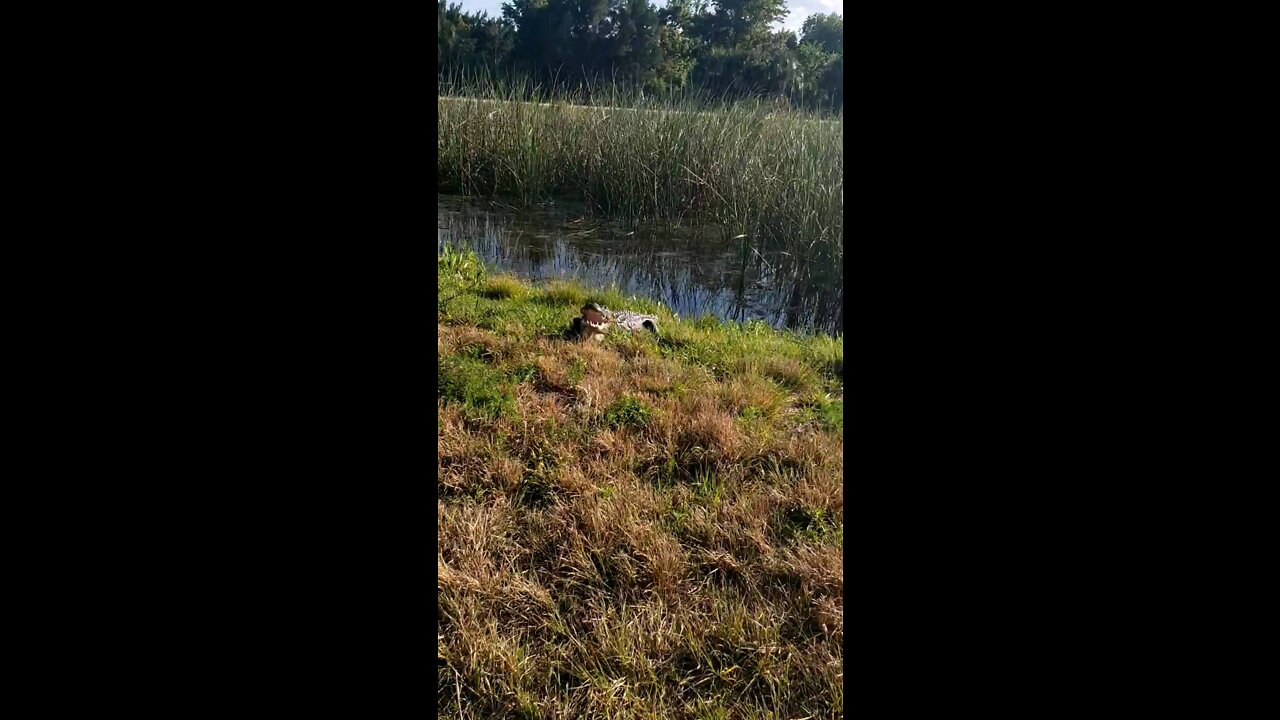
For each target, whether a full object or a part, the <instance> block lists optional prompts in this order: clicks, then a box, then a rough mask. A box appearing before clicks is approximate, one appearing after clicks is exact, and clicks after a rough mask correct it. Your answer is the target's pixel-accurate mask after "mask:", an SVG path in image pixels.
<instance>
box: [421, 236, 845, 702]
mask: <svg viewBox="0 0 1280 720" xmlns="http://www.w3.org/2000/svg"><path fill="white" fill-rule="evenodd" d="M472 260H473V257H470V256H468V255H467V254H466V253H453V252H452V251H450V253H449V254H448V255H447V256H446V258H445V260H444V261H443V262H442V263H441V264H440V266H439V268H440V269H439V271H438V273H437V279H438V280H439V282H440V287H441V290H440V292H441V295H442V296H450V297H453V300H452V301H450V302H448V303H446V304H442V306H441V307H442V309H440V310H439V311H438V314H437V334H438V341H437V352H438V365H439V368H438V372H439V379H440V387H441V389H440V393H439V396H438V398H437V474H438V481H437V482H438V485H437V496H438V498H439V499H438V501H437V514H438V517H437V519H438V522H439V534H438V537H437V544H438V553H437V569H438V571H439V581H438V583H439V584H438V592H437V602H438V618H439V619H438V625H437V636H438V639H439V651H438V652H439V655H438V658H437V673H438V675H437V687H438V698H437V702H438V706H439V707H438V712H439V714H440V716H441V717H453V718H458V717H468V718H481V717H571V716H572V717H593V718H594V717H616V718H699V717H779V718H782V717H788V718H789V717H797V718H798V717H814V718H834V717H840V716H842V714H843V710H844V697H843V650H842V642H843V638H844V625H843V596H844V584H843V548H842V544H841V543H842V540H843V523H844V494H843V478H842V473H843V468H844V464H843V447H844V446H843V437H842V429H843V408H844V399H843V396H844V381H843V346H844V344H843V339H842V338H840V337H835V338H831V337H827V336H810V335H803V334H797V333H790V332H779V331H776V330H773V329H771V328H768V327H765V326H763V325H759V324H750V325H738V324H732V323H721V322H717V321H714V320H712V319H709V318H704V319H700V320H693V321H690V320H680V319H677V318H676V317H675V316H674V315H673V314H672V313H671V312H670V311H669V310H668V309H666V308H663V307H662V306H660V305H657V304H655V303H645V302H643V301H640V300H638V299H635V298H628V297H625V296H622V295H620V294H619V293H617V292H616V291H599V290H594V289H590V288H583V287H581V286H578V285H575V284H568V283H555V284H552V285H535V284H529V283H525V282H522V281H520V280H518V279H516V278H511V277H508V276H501V277H488V276H486V275H484V274H483V272H481V274H480V276H478V277H477V276H476V275H474V274H473V272H472V271H473V269H474V264H473V263H472ZM588 299H591V300H595V301H599V302H604V303H605V304H609V305H611V306H612V307H614V308H617V309H622V308H628V309H632V308H643V309H645V310H647V311H649V312H653V313H654V314H656V315H658V316H659V320H660V328H661V335H660V336H659V337H657V338H654V337H653V336H651V335H649V334H648V333H639V334H637V335H634V336H630V335H618V334H610V335H608V336H607V337H606V340H605V341H604V342H589V343H584V342H581V341H579V340H574V339H572V338H568V337H565V335H564V333H563V331H564V330H565V329H566V328H567V327H568V325H569V321H570V319H571V318H572V317H573V316H575V315H576V314H577V313H578V311H579V308H580V307H581V305H582V303H583V302H584V301H587V300H588ZM837 368H839V372H836V369H837Z"/></svg>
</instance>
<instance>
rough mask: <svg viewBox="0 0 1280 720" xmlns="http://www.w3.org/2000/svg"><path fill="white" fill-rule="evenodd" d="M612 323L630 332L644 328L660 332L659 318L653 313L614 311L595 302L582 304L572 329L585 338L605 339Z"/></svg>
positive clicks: (654, 332) (655, 333)
mask: <svg viewBox="0 0 1280 720" xmlns="http://www.w3.org/2000/svg"><path fill="white" fill-rule="evenodd" d="M610 325H616V326H618V327H620V328H622V329H623V330H626V331H628V332H634V331H636V330H641V329H643V330H648V331H649V332H651V333H653V334H654V335H657V334H658V318H657V317H655V316H653V315H641V314H640V313H634V312H631V311H629V310H622V311H619V312H613V311H611V310H610V309H609V308H606V307H601V306H599V305H597V304H595V303H587V304H586V305H583V306H582V315H581V316H579V317H576V318H574V319H573V325H572V328H571V330H572V333H573V334H574V335H577V336H578V337H580V338H582V339H583V340H603V339H604V334H605V333H606V332H608V331H609V326H610Z"/></svg>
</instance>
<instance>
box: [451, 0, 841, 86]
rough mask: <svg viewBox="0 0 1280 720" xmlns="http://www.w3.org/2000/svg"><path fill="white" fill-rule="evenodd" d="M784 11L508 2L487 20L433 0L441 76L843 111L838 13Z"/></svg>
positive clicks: (745, 3)
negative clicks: (793, 24)
mask: <svg viewBox="0 0 1280 720" xmlns="http://www.w3.org/2000/svg"><path fill="white" fill-rule="evenodd" d="M786 13H787V9H786V2H785V0H710V1H708V0H668V2H667V3H666V5H665V6H664V7H661V8H659V7H656V6H655V5H654V4H653V3H652V2H650V0H510V2H506V3H503V6H502V15H501V17H490V16H489V15H488V14H487V13H484V12H479V13H470V12H464V11H463V10H462V6H461V5H460V4H458V3H447V0H439V44H438V47H437V54H438V57H437V60H438V63H439V64H438V68H439V70H438V73H439V77H440V78H442V79H443V78H451V77H458V76H460V75H462V76H472V77H474V76H477V75H481V74H486V75H492V76H496V75H505V76H512V75H519V76H521V77H529V78H533V79H534V80H535V81H537V82H550V83H555V84H561V85H562V84H567V85H571V86H573V87H576V88H584V89H586V90H587V91H588V92H589V91H590V89H591V88H592V87H593V86H599V85H600V84H601V83H602V82H607V83H610V84H612V85H615V86H617V85H621V86H623V87H626V88H630V89H632V90H634V91H636V92H639V93H646V94H652V95H663V94H667V93H673V92H679V91H685V90H689V89H696V90H699V91H703V92H709V93H710V94H712V95H716V96H725V97H774V98H785V99H786V100H788V101H790V102H791V103H793V104H795V105H799V106H804V107H825V108H841V107H843V105H844V19H843V17H842V16H841V15H838V14H835V13H832V14H828V15H823V14H818V15H811V16H809V17H808V18H807V19H806V20H805V21H804V25H803V26H802V27H801V29H800V34H799V35H797V34H796V33H794V32H792V31H790V30H781V31H775V30H773V29H772V26H773V24H774V23H775V22H777V21H779V20H781V19H782V18H783V17H784V16H785V15H786Z"/></svg>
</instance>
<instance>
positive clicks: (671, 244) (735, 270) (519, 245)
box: [436, 195, 844, 333]
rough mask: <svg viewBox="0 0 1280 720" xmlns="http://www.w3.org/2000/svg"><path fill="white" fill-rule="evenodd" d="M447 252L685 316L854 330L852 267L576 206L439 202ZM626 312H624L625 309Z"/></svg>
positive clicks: (439, 240) (439, 236) (439, 228)
mask: <svg viewBox="0 0 1280 720" xmlns="http://www.w3.org/2000/svg"><path fill="white" fill-rule="evenodd" d="M436 208H437V209H436V214H437V220H436V247H437V251H439V250H440V249H441V248H443V247H444V246H445V244H451V245H453V246H455V247H456V246H459V245H460V246H463V247H468V248H470V249H472V250H474V251H475V252H476V253H477V254H478V255H480V257H482V258H483V259H484V260H485V262H486V263H488V264H489V265H490V266H492V267H496V268H498V269H499V270H501V271H504V272H509V273H512V274H514V275H516V276H518V277H522V278H526V279H530V280H535V281H541V280H549V279H553V278H559V279H566V280H576V281H578V282H581V283H582V284H583V285H586V286H588V287H601V288H604V287H613V288H617V289H618V290H619V291H621V292H622V293H623V294H625V295H635V296H639V297H645V298H649V299H651V300H655V301H658V302H661V303H662V304H664V305H666V306H667V307H669V308H671V310H673V311H674V312H676V313H678V314H679V315H680V316H681V317H685V318H692V317H699V316H702V315H706V314H711V315H714V316H716V317H717V318H720V319H722V320H733V321H739V322H741V321H746V320H758V321H762V322H765V323H768V324H770V325H772V326H774V327H777V328H789V329H794V330H802V331H809V332H826V333H840V332H843V331H844V312H843V300H844V278H843V269H842V268H841V267H840V266H839V264H838V263H835V262H832V261H831V260H829V259H827V260H815V259H814V258H806V257H803V256H802V255H801V254H800V253H796V252H790V253H788V252H784V251H782V250H770V249H768V248H759V247H754V246H753V245H752V244H750V243H749V242H743V240H741V239H738V240H730V239H728V238H726V237H723V236H722V235H718V234H716V233H714V232H708V231H706V230H705V229H704V230H701V231H694V230H692V229H689V228H669V227H658V226H652V227H647V226H643V225H641V226H636V227H630V226H627V225H626V224H623V223H611V222H605V221H601V220H599V219H596V218H591V217H585V214H584V213H580V212H574V211H573V210H572V209H569V208H552V209H545V210H541V209H540V210H533V211H529V210H521V211H516V210H514V209H511V208H506V207H503V206H501V205H499V204H497V203H492V202H486V201H467V200H463V199H461V198H455V197H451V196H447V195H438V196H437V203H436ZM615 309H617V308H615Z"/></svg>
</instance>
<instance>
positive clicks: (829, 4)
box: [450, 0, 844, 32]
mask: <svg viewBox="0 0 1280 720" xmlns="http://www.w3.org/2000/svg"><path fill="white" fill-rule="evenodd" d="M450 2H461V3H462V7H463V9H464V10H467V11H470V12H477V11H480V10H484V11H485V12H487V13H489V14H490V15H501V14H502V2H503V0H450ZM656 4H658V5H663V4H665V3H664V2H662V0H658V2H657V3H656ZM787 9H789V10H790V11H791V13H790V14H789V15H787V17H786V18H785V19H784V20H783V21H782V25H783V27H785V28H787V29H789V30H795V31H797V32H798V31H799V30H800V25H801V24H802V23H804V19H805V18H807V17H809V16H810V15H812V14H813V13H832V12H833V13H840V14H841V15H843V14H844V0H788V2H787Z"/></svg>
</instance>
